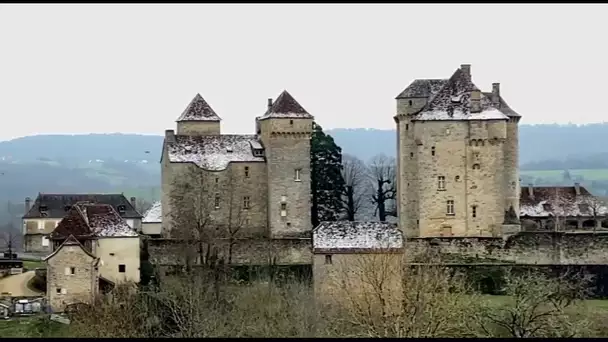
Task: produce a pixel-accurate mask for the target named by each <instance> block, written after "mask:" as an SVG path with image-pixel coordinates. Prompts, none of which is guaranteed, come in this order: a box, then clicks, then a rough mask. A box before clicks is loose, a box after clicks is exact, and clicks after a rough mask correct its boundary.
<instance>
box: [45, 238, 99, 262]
mask: <svg viewBox="0 0 608 342" xmlns="http://www.w3.org/2000/svg"><path fill="white" fill-rule="evenodd" d="M63 246H79V247H80V248H82V250H83V251H84V252H85V253H86V254H87V255H88V256H90V257H91V258H93V260H96V262H99V258H97V257H96V256H95V255H93V253H91V252H90V251H89V250H87V249H86V248H85V247H84V246H83V245H82V244H81V243H80V242H79V241H78V240H77V239H76V238H75V237H74V235H69V236H68V237H67V238H66V239H65V241H64V242H63V243H62V244H61V245H60V246H59V247H57V249H55V250H54V251H53V253H51V254H49V255H47V256H46V258H44V261H47V260H49V259H51V258H52V257H54V256H55V255H57V253H59V251H60V250H61V249H62V248H63Z"/></svg>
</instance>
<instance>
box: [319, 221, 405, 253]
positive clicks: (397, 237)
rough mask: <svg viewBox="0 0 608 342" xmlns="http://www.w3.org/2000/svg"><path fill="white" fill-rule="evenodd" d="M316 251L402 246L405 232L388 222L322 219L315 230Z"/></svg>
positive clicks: (396, 247)
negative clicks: (323, 220)
mask: <svg viewBox="0 0 608 342" xmlns="http://www.w3.org/2000/svg"><path fill="white" fill-rule="evenodd" d="M312 244H313V250H314V251H315V252H323V251H334V252H340V251H341V250H342V251H343V252H349V251H350V252H362V253H365V251H366V250H383V249H399V248H403V234H402V233H401V231H400V230H399V229H398V228H397V225H396V224H393V223H387V222H350V221H336V222H321V224H319V226H318V227H317V228H315V229H314V230H313V233H312Z"/></svg>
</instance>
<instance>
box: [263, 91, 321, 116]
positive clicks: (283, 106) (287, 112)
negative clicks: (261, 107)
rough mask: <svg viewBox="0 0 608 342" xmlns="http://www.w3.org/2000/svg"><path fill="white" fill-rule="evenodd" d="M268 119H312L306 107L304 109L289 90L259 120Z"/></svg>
mask: <svg viewBox="0 0 608 342" xmlns="http://www.w3.org/2000/svg"><path fill="white" fill-rule="evenodd" d="M268 118H293V119H312V118H313V116H312V115H310V114H309V113H308V112H307V111H306V109H304V107H302V106H301V105H300V104H299V103H298V101H296V100H295V99H294V98H293V96H291V95H290V94H289V93H288V92H287V90H283V92H282V93H281V95H279V97H277V99H276V101H274V103H273V104H272V106H271V107H270V108H269V109H268V110H267V111H266V113H265V114H264V115H262V116H260V117H259V118H258V120H264V119H268Z"/></svg>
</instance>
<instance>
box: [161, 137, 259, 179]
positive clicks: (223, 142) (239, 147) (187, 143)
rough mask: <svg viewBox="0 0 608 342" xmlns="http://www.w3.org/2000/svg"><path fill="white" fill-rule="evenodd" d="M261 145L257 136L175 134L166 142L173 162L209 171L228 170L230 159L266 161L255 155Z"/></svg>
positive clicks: (236, 160)
mask: <svg viewBox="0 0 608 342" xmlns="http://www.w3.org/2000/svg"><path fill="white" fill-rule="evenodd" d="M258 146H261V144H260V142H259V140H258V137H257V136H256V135H234V134H222V135H205V136H186V135H176V136H175V141H174V142H171V141H167V149H168V155H169V161H170V162H172V163H194V164H196V165H197V166H198V167H200V168H202V169H204V170H209V171H220V170H225V169H226V168H227V167H228V164H230V163H231V162H265V159H264V157H263V156H255V155H254V154H253V149H254V148H257V147H258Z"/></svg>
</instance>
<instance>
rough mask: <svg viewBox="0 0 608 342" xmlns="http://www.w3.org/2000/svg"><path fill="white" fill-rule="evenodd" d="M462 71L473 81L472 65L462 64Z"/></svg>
mask: <svg viewBox="0 0 608 342" xmlns="http://www.w3.org/2000/svg"><path fill="white" fill-rule="evenodd" d="M460 70H461V71H462V72H463V73H464V74H465V75H466V76H467V78H468V79H469V80H471V64H460Z"/></svg>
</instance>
